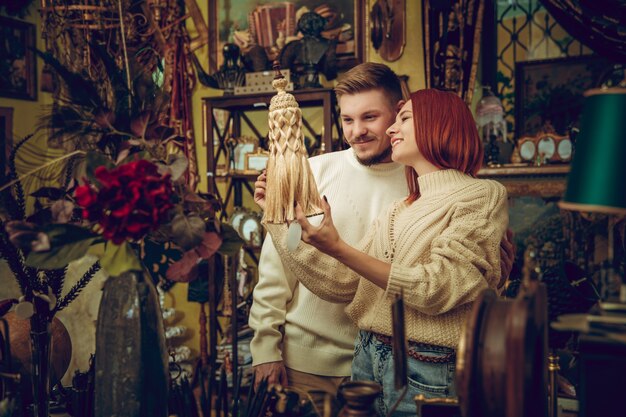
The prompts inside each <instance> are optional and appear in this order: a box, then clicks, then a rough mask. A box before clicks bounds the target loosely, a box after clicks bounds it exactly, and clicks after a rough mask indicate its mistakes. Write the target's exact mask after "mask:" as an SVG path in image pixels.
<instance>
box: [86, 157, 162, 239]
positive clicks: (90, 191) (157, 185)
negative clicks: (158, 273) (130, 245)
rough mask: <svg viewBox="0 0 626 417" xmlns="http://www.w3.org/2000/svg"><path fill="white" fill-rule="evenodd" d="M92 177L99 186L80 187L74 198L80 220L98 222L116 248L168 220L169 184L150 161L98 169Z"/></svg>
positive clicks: (104, 234) (105, 235)
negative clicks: (81, 210) (80, 215)
mask: <svg viewBox="0 0 626 417" xmlns="http://www.w3.org/2000/svg"><path fill="white" fill-rule="evenodd" d="M94 174H95V177H96V179H97V180H98V182H99V184H100V187H99V188H98V189H96V188H94V187H93V186H92V185H81V186H80V187H78V188H77V189H76V192H75V193H74V196H75V197H76V202H77V203H78V204H79V205H80V206H82V207H83V218H85V219H87V220H89V221H95V222H97V223H98V224H99V225H100V227H101V228H102V235H103V236H104V238H105V239H107V240H111V241H113V243H115V244H118V245H119V244H120V243H122V242H124V241H125V240H139V239H142V238H143V237H145V235H146V234H148V232H150V231H152V230H155V229H158V227H159V226H160V225H161V224H163V223H164V222H166V221H167V220H168V214H169V211H170V209H171V208H172V207H174V204H173V203H172V201H171V200H172V193H173V190H172V181H171V179H170V175H169V174H165V175H161V174H159V172H158V167H157V166H156V165H155V164H153V163H152V162H149V161H146V160H143V159H142V160H139V161H134V162H129V163H127V164H124V165H121V166H118V167H116V168H113V169H110V170H109V169H107V168H106V167H104V166H100V167H98V168H96V170H95V173H94Z"/></svg>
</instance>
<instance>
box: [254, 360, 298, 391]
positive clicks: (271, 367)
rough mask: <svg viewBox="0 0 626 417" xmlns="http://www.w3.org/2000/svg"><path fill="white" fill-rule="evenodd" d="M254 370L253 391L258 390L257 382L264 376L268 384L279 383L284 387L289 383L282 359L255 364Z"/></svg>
mask: <svg viewBox="0 0 626 417" xmlns="http://www.w3.org/2000/svg"><path fill="white" fill-rule="evenodd" d="M253 370H254V391H255V392H256V391H258V389H259V384H260V383H261V381H262V380H263V379H264V378H265V379H267V383H268V384H280V385H282V386H283V387H286V386H287V385H288V384H289V383H288V381H287V370H286V369H285V364H284V363H283V361H277V362H267V363H262V364H261V365H257V366H255V367H254V368H253Z"/></svg>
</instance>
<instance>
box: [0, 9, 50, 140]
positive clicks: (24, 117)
mask: <svg viewBox="0 0 626 417" xmlns="http://www.w3.org/2000/svg"><path fill="white" fill-rule="evenodd" d="M35 4H36V2H35ZM9 17H10V18H12V19H14V17H11V16H9ZM18 20H24V21H26V22H29V23H33V24H35V39H36V40H37V48H38V49H40V50H44V49H45V47H44V44H43V40H42V39H41V27H40V20H41V19H40V17H39V12H38V11H37V7H35V5H33V6H31V7H30V9H29V15H27V16H26V17H25V18H24V19H18ZM42 68H43V64H42V63H41V61H40V60H38V62H37V90H38V91H37V100H38V101H29V100H15V99H11V98H6V97H0V107H11V108H13V141H14V142H15V141H16V140H19V139H20V138H23V137H24V136H26V135H28V134H30V133H33V130H34V126H35V125H36V124H37V121H38V118H39V115H40V113H41V108H42V106H44V105H46V104H51V103H52V95H51V94H49V93H43V92H41V91H39V88H40V84H41V83H40V80H41V69H42Z"/></svg>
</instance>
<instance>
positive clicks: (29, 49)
mask: <svg viewBox="0 0 626 417" xmlns="http://www.w3.org/2000/svg"><path fill="white" fill-rule="evenodd" d="M0 31H2V35H1V36H0V37H1V38H3V39H4V38H5V36H12V37H13V38H14V39H13V40H11V39H6V42H3V44H4V45H3V46H2V47H0V69H1V70H2V74H1V78H0V96H1V97H9V98H16V99H21V100H33V101H35V100H37V62H36V60H35V52H34V49H35V33H36V29H35V25H33V24H31V23H26V22H22V21H20V20H15V19H10V18H8V17H4V16H0ZM9 45H12V46H9ZM20 61H23V62H20ZM16 63H17V65H18V67H17V68H14V69H15V73H17V76H18V77H20V76H21V78H22V79H23V83H24V86H23V87H22V86H19V88H18V86H14V85H11V80H10V79H7V78H8V76H10V71H9V69H10V68H12V67H15V64H16ZM21 65H23V67H21V69H20V67H19V66H21ZM5 66H6V68H4V67H5ZM20 72H22V74H19V73H20ZM5 77H7V78H5ZM12 87H14V88H12Z"/></svg>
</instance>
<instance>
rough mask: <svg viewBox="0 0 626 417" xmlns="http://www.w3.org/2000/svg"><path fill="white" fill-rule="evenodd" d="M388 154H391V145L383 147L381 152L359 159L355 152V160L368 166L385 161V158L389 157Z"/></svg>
mask: <svg viewBox="0 0 626 417" xmlns="http://www.w3.org/2000/svg"><path fill="white" fill-rule="evenodd" d="M390 155H391V146H388V147H386V148H385V149H383V151H382V152H381V153H379V154H377V155H374V156H372V157H370V158H367V159H361V158H359V157H358V156H357V155H356V153H355V156H356V160H357V161H358V162H359V164H361V165H363V166H366V167H369V166H372V165H378V164H380V163H383V162H386V160H387V158H389V156H390Z"/></svg>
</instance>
